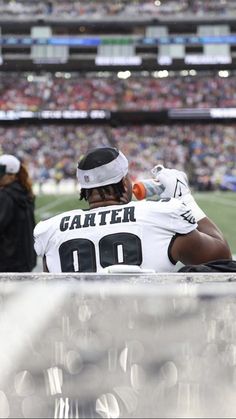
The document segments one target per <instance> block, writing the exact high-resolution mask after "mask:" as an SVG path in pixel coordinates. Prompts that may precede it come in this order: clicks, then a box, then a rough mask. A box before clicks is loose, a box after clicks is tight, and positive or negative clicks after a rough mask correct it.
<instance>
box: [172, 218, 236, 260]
mask: <svg viewBox="0 0 236 419" xmlns="http://www.w3.org/2000/svg"><path fill="white" fill-rule="evenodd" d="M171 256H172V257H173V259H174V260H176V261H180V262H182V263H183V264H184V265H198V264H201V263H206V262H210V261H213V260H219V259H232V255H231V251H230V248H229V246H228V244H227V242H226V240H225V239H224V237H223V234H222V233H221V231H220V230H219V228H218V227H217V226H216V225H215V224H214V223H213V222H212V221H211V220H210V219H209V218H207V217H204V218H202V219H201V220H200V221H199V222H198V228H197V229H196V230H193V231H192V232H191V233H188V234H186V235H182V236H178V237H177V238H176V240H175V241H174V243H173V245H172V249H171Z"/></svg>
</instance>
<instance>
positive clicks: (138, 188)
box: [133, 182, 146, 200]
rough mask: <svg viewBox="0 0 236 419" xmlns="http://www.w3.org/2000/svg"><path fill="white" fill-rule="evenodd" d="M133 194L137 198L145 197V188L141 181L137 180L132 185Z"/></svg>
mask: <svg viewBox="0 0 236 419" xmlns="http://www.w3.org/2000/svg"><path fill="white" fill-rule="evenodd" d="M133 194H134V196H135V198H136V199H138V200H141V199H145V198H146V189H145V186H144V184H143V183H142V182H137V183H135V184H134V185H133Z"/></svg>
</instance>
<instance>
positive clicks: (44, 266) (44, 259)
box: [43, 255, 49, 272]
mask: <svg viewBox="0 0 236 419" xmlns="http://www.w3.org/2000/svg"><path fill="white" fill-rule="evenodd" d="M43 272H49V270H48V267H47V262H46V256H45V255H44V256H43Z"/></svg>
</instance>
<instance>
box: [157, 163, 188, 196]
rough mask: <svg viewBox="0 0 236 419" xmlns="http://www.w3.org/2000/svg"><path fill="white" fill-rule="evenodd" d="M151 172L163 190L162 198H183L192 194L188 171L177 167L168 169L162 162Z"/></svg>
mask: <svg viewBox="0 0 236 419" xmlns="http://www.w3.org/2000/svg"><path fill="white" fill-rule="evenodd" d="M151 172H152V175H153V178H154V179H155V181H156V182H157V183H158V184H159V186H160V190H162V192H161V193H160V197H161V198H183V197H184V196H185V195H187V194H191V191H190V189H189V185H188V178H187V175H186V173H184V172H182V171H180V170H176V169H166V168H165V167H164V166H162V165H161V164H158V165H157V166H155V167H154V168H153V169H152V171H151Z"/></svg>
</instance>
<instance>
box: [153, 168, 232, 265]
mask: <svg viewBox="0 0 236 419" xmlns="http://www.w3.org/2000/svg"><path fill="white" fill-rule="evenodd" d="M152 173H153V175H154V178H155V180H156V181H157V182H158V184H159V185H160V186H161V189H160V190H162V192H161V194H160V197H161V198H165V197H175V198H177V199H179V200H181V201H182V202H183V203H184V204H186V206H187V207H188V208H189V209H190V210H191V212H192V214H193V216H194V217H195V220H196V221H197V225H198V226H197V229H194V230H193V231H192V232H191V233H188V234H184V235H182V236H178V237H177V238H176V240H175V241H174V243H173V245H172V248H171V256H172V257H173V259H174V260H176V261H178V260H179V261H181V262H182V263H184V264H196V265H197V264H201V263H206V262H209V261H212V260H218V259H232V255H231V251H230V248H229V245H228V243H227V241H226V240H225V238H224V236H223V233H222V232H221V231H220V229H219V228H218V227H217V226H216V225H215V224H214V223H213V221H211V220H210V219H209V218H208V217H207V216H206V214H205V213H204V212H203V211H202V209H201V208H200V207H199V206H198V204H197V203H196V201H195V199H194V197H193V196H192V194H191V191H190V188H189V185H188V179H187V175H186V174H185V173H184V172H181V171H179V170H175V169H166V168H164V167H163V166H160V165H158V166H156V167H155V168H154V169H153V171H152Z"/></svg>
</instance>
